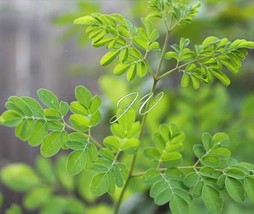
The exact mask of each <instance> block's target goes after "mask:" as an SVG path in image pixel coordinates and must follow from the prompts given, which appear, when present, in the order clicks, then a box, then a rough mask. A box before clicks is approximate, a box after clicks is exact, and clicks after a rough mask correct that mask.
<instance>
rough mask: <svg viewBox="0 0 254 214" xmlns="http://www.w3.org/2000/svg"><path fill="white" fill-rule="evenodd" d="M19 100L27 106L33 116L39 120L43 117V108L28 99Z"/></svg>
mask: <svg viewBox="0 0 254 214" xmlns="http://www.w3.org/2000/svg"><path fill="white" fill-rule="evenodd" d="M21 99H22V100H23V101H24V102H25V103H26V105H27V106H29V108H30V109H31V111H32V113H33V116H36V117H40V118H43V117H44V112H43V108H42V107H41V105H40V104H39V103H38V102H37V101H36V100H35V99H33V98H30V97H21Z"/></svg>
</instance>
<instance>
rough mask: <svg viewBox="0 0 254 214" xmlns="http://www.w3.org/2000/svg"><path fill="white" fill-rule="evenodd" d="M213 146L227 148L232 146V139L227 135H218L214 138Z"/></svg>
mask: <svg viewBox="0 0 254 214" xmlns="http://www.w3.org/2000/svg"><path fill="white" fill-rule="evenodd" d="M212 143H213V145H218V146H223V147H227V146H228V145H229V144H230V138H229V136H228V135H227V134H226V133H216V134H215V135H214V136H213V137H212Z"/></svg>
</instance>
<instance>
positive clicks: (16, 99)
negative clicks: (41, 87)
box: [8, 96, 33, 116]
mask: <svg viewBox="0 0 254 214" xmlns="http://www.w3.org/2000/svg"><path fill="white" fill-rule="evenodd" d="M8 100H9V101H10V102H12V103H13V104H14V105H16V106H18V108H19V109H20V110H21V111H22V112H23V113H24V115H25V116H33V113H32V111H31V109H30V108H29V106H28V105H27V104H26V103H25V102H24V101H23V100H22V99H21V98H20V97H16V96H11V97H10V98H9V99H8Z"/></svg>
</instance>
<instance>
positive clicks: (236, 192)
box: [225, 177, 245, 203]
mask: <svg viewBox="0 0 254 214" xmlns="http://www.w3.org/2000/svg"><path fill="white" fill-rule="evenodd" d="M225 186H226V189H227V192H228V194H229V195H230V197H231V198H232V199H233V200H234V201H236V202H238V203H241V202H243V201H244V199H245V191H244V188H243V184H242V183H241V182H240V181H239V180H236V179H234V178H230V177H227V178H226V180H225Z"/></svg>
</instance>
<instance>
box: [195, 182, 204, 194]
mask: <svg viewBox="0 0 254 214" xmlns="http://www.w3.org/2000/svg"><path fill="white" fill-rule="evenodd" d="M203 186H204V182H203V181H201V180H200V181H199V182H197V183H196V184H195V186H194V187H193V189H192V195H193V197H194V198H199V197H200V196H201V195H202V190H203Z"/></svg>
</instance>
